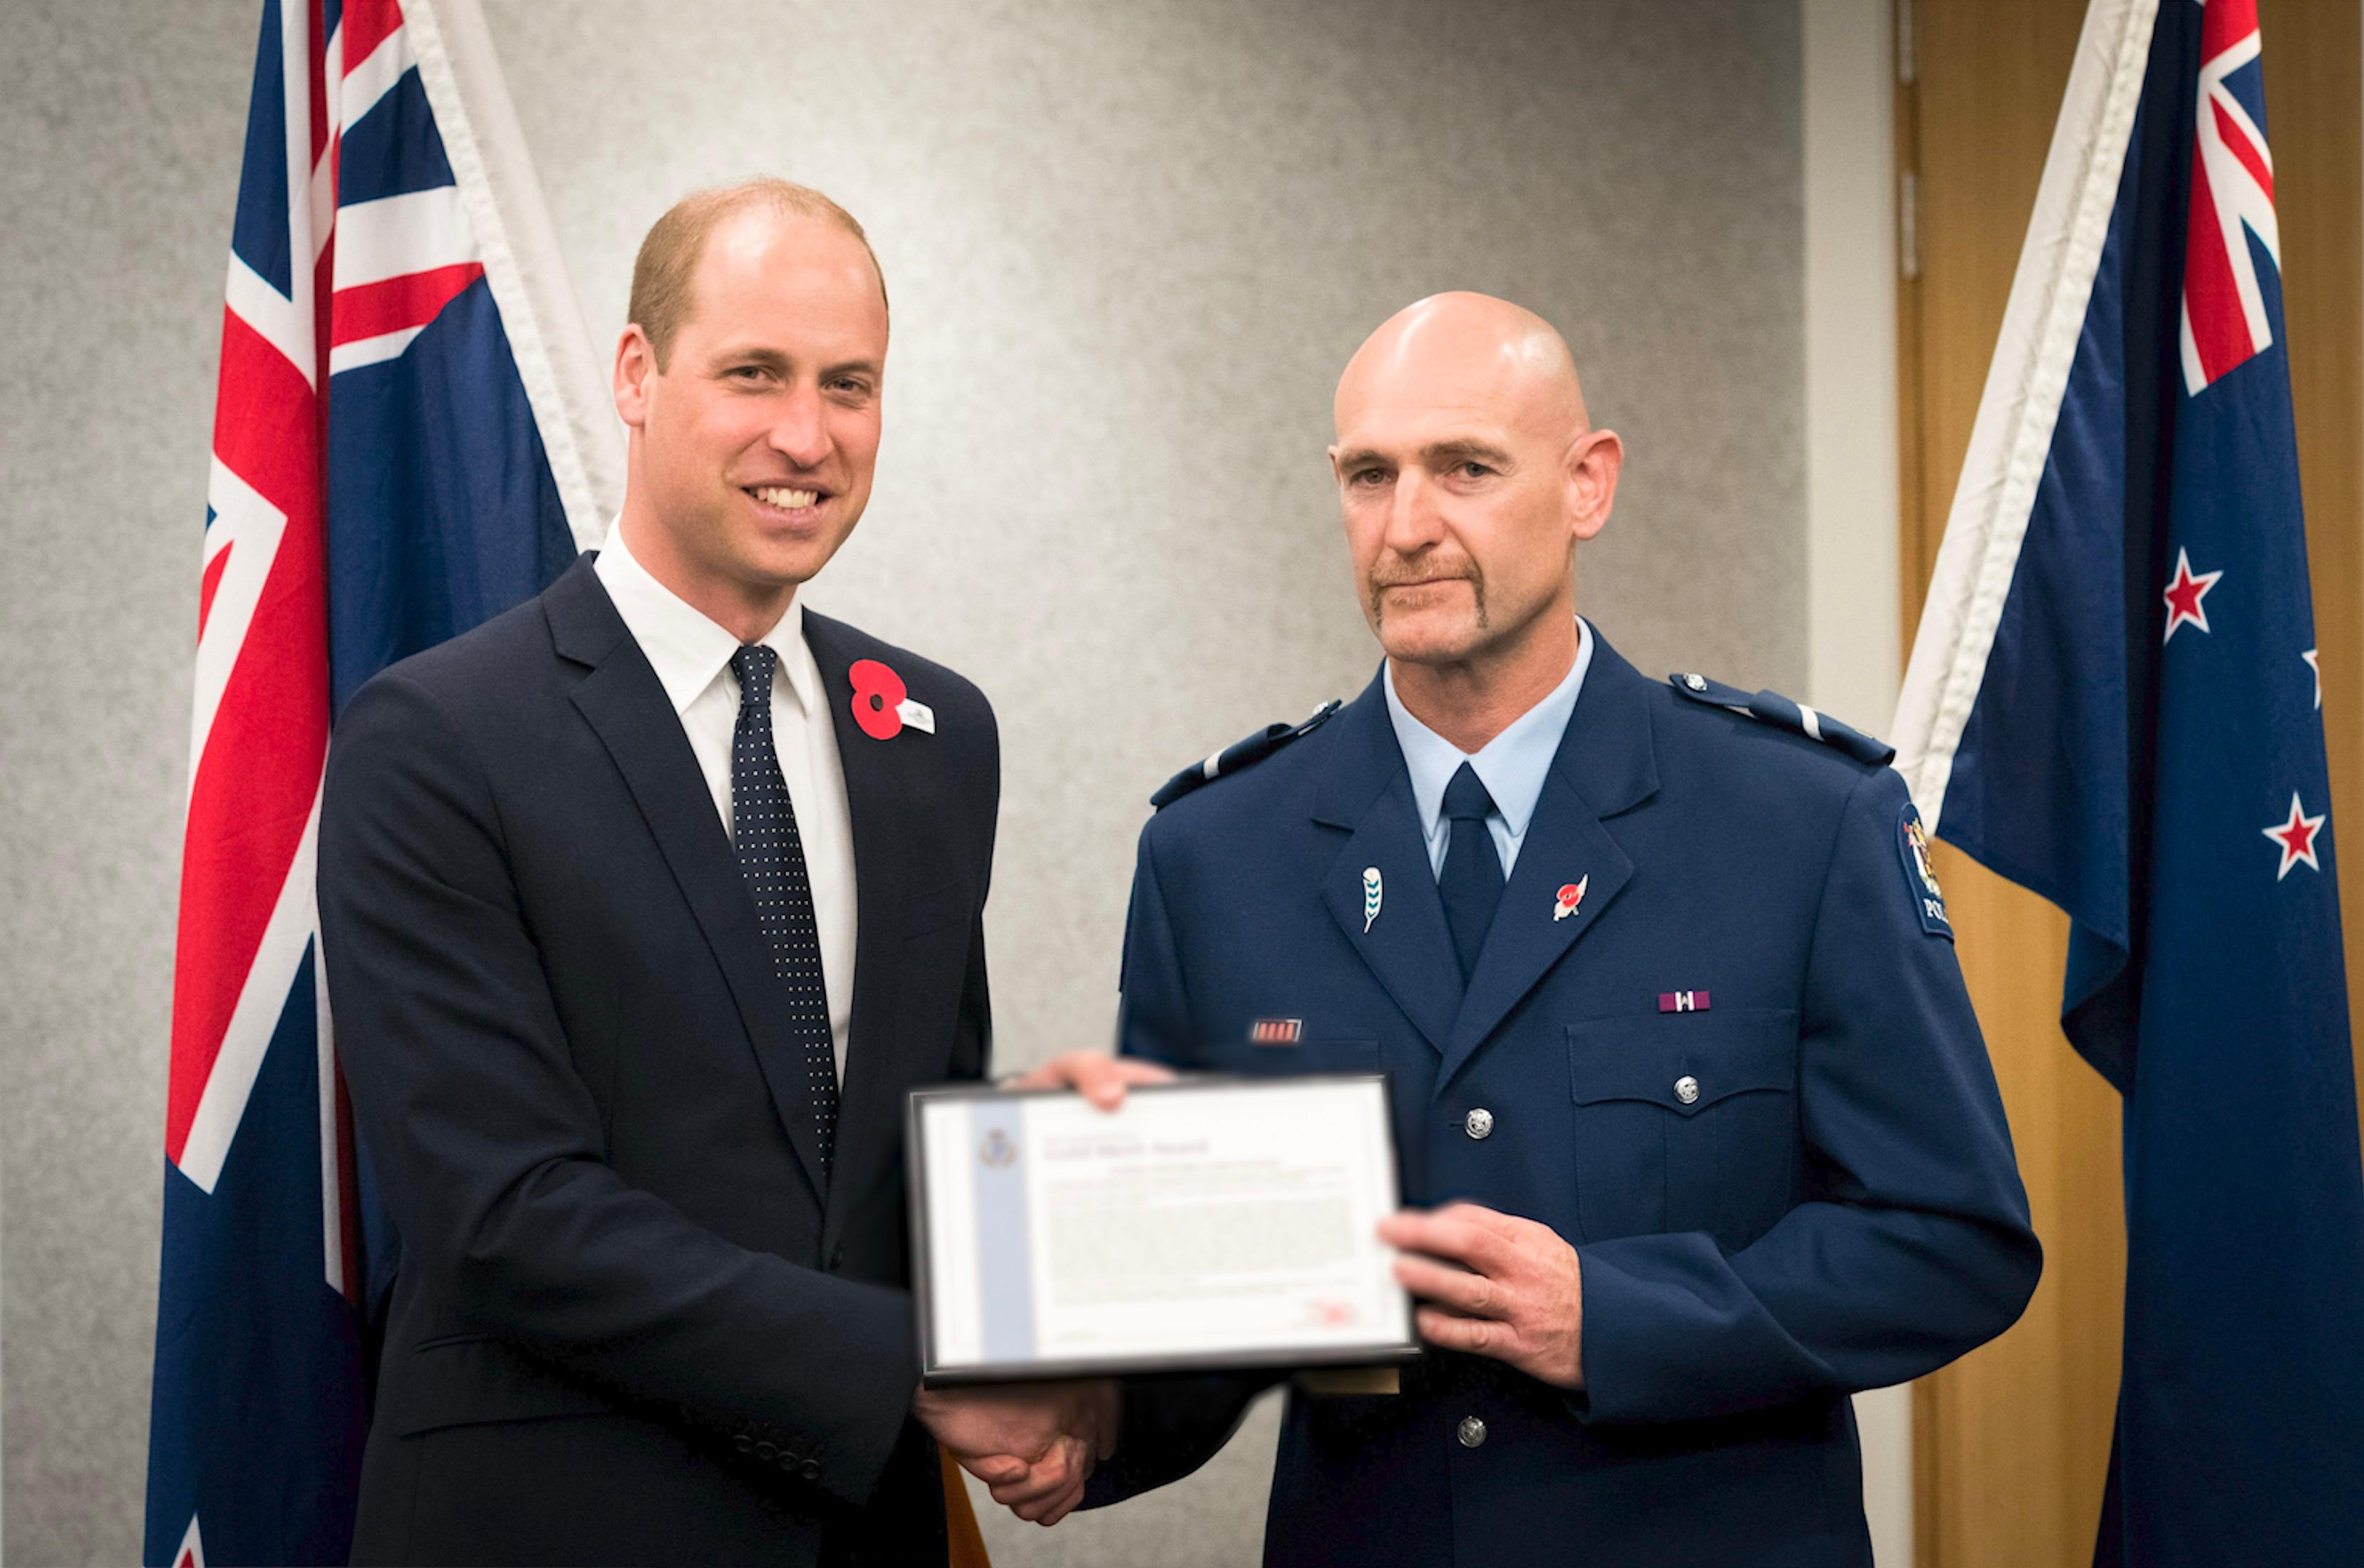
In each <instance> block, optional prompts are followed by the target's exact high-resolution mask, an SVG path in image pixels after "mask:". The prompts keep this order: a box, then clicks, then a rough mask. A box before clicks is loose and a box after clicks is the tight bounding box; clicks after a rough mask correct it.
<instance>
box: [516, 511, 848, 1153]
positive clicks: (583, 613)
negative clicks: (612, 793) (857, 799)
mask: <svg viewBox="0 0 2364 1568" xmlns="http://www.w3.org/2000/svg"><path fill="white" fill-rule="evenodd" d="M590 560H591V558H590V557H589V556H585V558H584V559H583V561H582V562H579V563H577V564H576V565H575V566H574V568H572V569H571V570H570V571H568V572H567V573H566V574H565V575H563V576H562V577H561V578H560V579H559V580H558V581H557V583H555V584H552V586H551V588H550V590H549V592H548V593H547V594H546V595H544V596H543V606H544V609H545V613H546V614H547V615H548V616H549V618H550V625H551V634H552V641H553V643H554V645H555V646H556V648H557V650H558V652H559V653H560V655H561V656H563V657H564V658H567V659H571V660H573V661H574V662H576V663H579V664H585V665H588V666H589V667H590V668H589V673H587V674H585V676H584V678H583V680H582V682H581V683H580V684H577V685H576V686H575V688H574V694H573V695H574V706H575V707H576V708H577V709H578V710H579V711H580V712H581V713H582V715H583V717H584V719H585V721H586V722H587V723H588V724H589V725H590V726H591V728H592V729H593V730H594V731H595V732H596V733H597V735H598V737H599V740H600V743H601V744H602V745H604V746H605V747H606V748H607V749H608V756H609V757H611V758H613V759H614V761H615V763H616V768H617V771H618V772H619V773H622V774H623V776H624V783H625V784H626V786H627V787H628V788H630V790H631V792H632V798H633V799H634V800H635V801H636V802H637V803H638V804H639V806H640V808H641V817H643V818H644V819H645V820H646V821H647V823H648V825H649V831H650V832H651V833H652V835H653V836H654V837H655V839H656V841H657V848H658V850H659V851H662V852H663V856H664V859H665V863H666V865H667V866H669V867H670V868H671V869H672V871H673V874H674V880H675V882H676V883H677V884H680V887H681V891H682V895H683V896H684V897H685V898H686V899H687V900H688V902H689V906H690V909H691V911H692V912H693V913H694V914H695V915H696V916H697V923H698V927H699V929H701V930H703V931H704V932H705V935H706V940H707V944H708V946H709V947H711V948H712V949H713V950H714V956H715V959H716V962H719V964H720V965H721V969H722V974H723V978H724V980H725V981H727V982H728V983H729V984H730V995H731V998H732V1000H733V1001H735V1002H736V1003H737V1004H738V1007H739V1017H740V1020H741V1022H742V1023H743V1024H744V1025H745V1026H746V1029H747V1038H748V1039H749V1040H751V1041H752V1042H753V1045H754V1050H755V1060H756V1063H757V1065H758V1066H760V1067H761V1069H762V1070H763V1074H764V1084H765V1086H766V1087H767V1088H769V1089H770V1091H771V1095H772V1104H773V1107H774V1108H775V1110H776V1111H777V1112H778V1114H779V1118H780V1123H781V1126H782V1128H783V1129H785V1130H786V1133H787V1135H788V1141H789V1142H790V1143H791V1144H793V1145H794V1146H795V1148H796V1151H797V1160H798V1161H799V1162H801V1163H802V1164H803V1166H804V1171H805V1178H806V1180H807V1181H808V1182H810V1183H811V1184H812V1188H813V1191H814V1193H815V1194H816V1195H819V1194H820V1191H821V1189H822V1182H821V1176H820V1139H819V1135H818V1134H817V1133H816V1132H815V1131H814V1130H813V1115H812V1108H811V1104H810V1101H809V1100H808V1098H807V1096H806V1093H805V1088H804V1076H805V1073H804V1064H803V1061H802V1056H801V1052H800V1051H799V1049H798V1047H797V1041H796V1036H795V1032H794V1025H793V1021H792V1020H791V1018H789V1015H788V1009H787V1001H786V994H785V992H784V991H783V989H782V987H781V984H780V981H779V977H778V975H777V974H776V973H775V972H774V970H773V967H772V955H771V950H770V949H769V948H768V947H767V946H766V945H765V943H764V936H763V929H762V928H761V927H760V926H758V925H757V923H756V920H755V905H754V901H753V899H752V898H750V897H749V896H748V894H747V884H746V882H745V880H744V879H743V878H742V876H741V875H740V873H739V862H738V859H737V857H736V856H735V855H734V854H733V853H732V851H731V849H730V838H729V837H728V836H727V835H726V834H725V833H724V832H723V830H722V821H721V818H720V817H717V816H716V815H715V811H714V796H713V795H712V794H711V792H709V791H708V788H707V784H706V775H705V774H704V773H701V772H699V770H698V766H697V756H696V754H695V753H693V752H692V751H690V749H689V737H688V736H687V735H686V734H685V733H684V732H683V730H682V727H681V718H680V717H679V716H678V715H677V714H675V712H674V710H673V704H672V702H671V701H670V700H668V699H667V697H666V696H665V693H664V687H663V685H662V684H659V682H658V680H657V676H656V672H655V671H654V670H652V669H651V668H650V667H649V662H648V659H647V657H646V656H645V655H643V654H642V653H641V649H640V644H638V643H636V642H634V641H633V640H632V638H631V634H630V632H629V631H627V630H626V629H625V627H624V623H623V619H622V617H619V616H618V615H617V614H616V608H615V606H614V605H613V604H612V603H610V602H609V600H608V595H607V591H606V590H605V589H603V588H602V587H600V585H599V582H598V579H597V577H596V576H595V575H594V574H593V573H592V571H591V566H590Z"/></svg>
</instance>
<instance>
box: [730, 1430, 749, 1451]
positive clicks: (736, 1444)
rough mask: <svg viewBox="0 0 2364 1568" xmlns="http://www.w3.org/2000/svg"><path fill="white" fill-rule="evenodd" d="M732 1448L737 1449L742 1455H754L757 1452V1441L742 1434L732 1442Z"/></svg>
mask: <svg viewBox="0 0 2364 1568" xmlns="http://www.w3.org/2000/svg"><path fill="white" fill-rule="evenodd" d="M730 1446H731V1447H733V1448H735V1449H737V1450H738V1451H740V1452H741V1453H753V1452H754V1451H755V1440H754V1439H753V1438H751V1437H749V1436H748V1435H747V1434H746V1433H744V1432H741V1433H740V1434H739V1435H738V1436H737V1437H735V1438H733V1439H731V1440H730Z"/></svg>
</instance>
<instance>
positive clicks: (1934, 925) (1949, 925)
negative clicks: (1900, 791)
mask: <svg viewBox="0 0 2364 1568" xmlns="http://www.w3.org/2000/svg"><path fill="white" fill-rule="evenodd" d="M1896 848H1897V852H1898V853H1899V854H1900V855H1901V856H1902V857H1903V860H1904V892H1905V895H1906V896H1908V897H1910V898H1911V899H1912V906H1913V908H1914V909H1916V910H1917V911H1919V913H1920V916H1921V929H1923V930H1924V931H1926V932H1927V933H1929V935H1931V936H1933V937H1943V938H1945V939H1946V940H1947V941H1951V940H1954V923H1953V921H1951V920H1949V919H1947V918H1946V895H1945V894H1944V893H1943V892H1942V891H1940V890H1939V888H1938V886H1937V873H1935V872H1933V871H1931V870H1930V869H1929V835H1928V833H1927V831H1926V830H1925V829H1924V828H1922V826H1921V808H1920V807H1919V806H1914V805H1913V804H1912V802H1911V801H1909V800H1908V801H1906V802H1905V803H1904V812H1903V815H1902V816H1901V817H1898V818H1897V819H1896Z"/></svg>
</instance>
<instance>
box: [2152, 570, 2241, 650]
mask: <svg viewBox="0 0 2364 1568" xmlns="http://www.w3.org/2000/svg"><path fill="white" fill-rule="evenodd" d="M2223 575H2225V573H2222V572H2198V573H2195V572H2193V571H2192V570H2191V555H2190V554H2189V553H2188V552H2187V551H2185V550H2182V549H2180V548H2179V549H2178V550H2176V552H2175V578H2174V581H2172V582H2170V583H2169V584H2168V585H2167V593H2166V595H2165V597H2166V599H2167V635H2166V636H2165V637H2162V638H2160V639H2159V640H2160V641H2161V642H2165V641H2167V640H2168V639H2169V638H2171V637H2173V636H2174V635H2175V628H2177V627H2180V626H2181V625H2182V624H2183V623H2184V622H2186V621H2190V622H2191V624H2192V625H2193V626H2196V627H2198V628H2200V629H2201V630H2202V631H2206V630H2207V629H2208V612H2207V611H2206V610H2204V609H2202V608H2201V606H2200V601H2201V600H2202V599H2204V598H2206V597H2207V596H2208V590H2209V589H2211V588H2213V587H2214V586H2216V579H2217V578H2219V577H2222V576H2223Z"/></svg>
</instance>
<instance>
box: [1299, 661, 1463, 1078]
mask: <svg viewBox="0 0 2364 1568" xmlns="http://www.w3.org/2000/svg"><path fill="white" fill-rule="evenodd" d="M1331 722H1332V723H1333V725H1334V726H1336V727H1337V728H1338V729H1339V731H1340V736H1339V740H1340V744H1339V747H1338V750H1337V753H1336V755H1335V756H1334V757H1333V759H1332V761H1331V763H1330V768H1329V771H1328V773H1326V774H1325V775H1324V776H1323V778H1322V780H1321V785H1320V790H1319V795H1318V796H1317V799H1316V801H1315V805H1314V811H1313V816H1314V820H1316V821H1318V822H1326V823H1328V824H1329V825H1330V826H1332V827H1333V828H1346V829H1347V830H1348V832H1349V834H1350V835H1351V836H1350V837H1349V838H1348V839H1347V840H1346V842H1345V845H1344V848H1342V849H1341V850H1340V851H1338V855H1337V858H1336V859H1335V860H1334V861H1333V862H1331V864H1330V868H1329V870H1328V871H1327V872H1325V873H1323V875H1322V878H1321V900H1322V902H1323V903H1324V904H1326V905H1328V906H1329V908H1330V914H1331V917H1333V919H1335V920H1336V921H1337V922H1338V929H1340V930H1342V931H1344V933H1345V934H1346V940H1347V942H1348V943H1349V944H1351V945H1352V946H1353V948H1354V949H1355V952H1356V953H1358V954H1360V955H1361V957H1362V960H1363V962H1365V963H1366V964H1367V965H1369V966H1370V970H1371V973H1372V975H1373V977H1374V978H1376V979H1377V981H1378V983H1379V984H1381V985H1382V986H1384V987H1386V989H1387V993H1388V995H1389V996H1392V997H1393V998H1395V1003H1396V1006H1399V1007H1400V1008H1402V1009H1403V1012H1404V1016H1405V1017H1406V1018H1410V1019H1411V1021H1412V1023H1413V1025H1414V1026H1415V1027H1416V1028H1418V1029H1419V1030H1420V1032H1421V1033H1422V1035H1423V1036H1425V1037H1426V1038H1427V1040H1428V1042H1429V1044H1430V1045H1432V1046H1433V1047H1434V1048H1435V1049H1436V1050H1437V1051H1444V1049H1445V1047H1446V1045H1447V1043H1448V1041H1449V1040H1451V1038H1452V1032H1453V1014H1454V1009H1455V1006H1456V1005H1457V1004H1458V1002H1459V1000H1460V996H1461V973H1460V967H1459V964H1458V962H1456V961H1455V958H1454V956H1453V939H1452V936H1451V934H1450V933H1449V932H1448V931H1447V930H1446V929H1445V925H1444V901H1443V900H1442V899H1441V898H1440V897H1438V895H1437V891H1436V873H1435V872H1434V870H1433V868H1432V867H1431V865H1430V863H1429V858H1428V840H1427V838H1426V836H1425V835H1424V834H1423V833H1422V830H1421V824H1420V812H1419V808H1418V807H1417V806H1414V805H1413V804H1412V795H1411V775H1410V774H1409V773H1406V772H1405V771H1404V763H1403V753H1402V751H1400V750H1399V749H1398V747H1397V745H1396V738H1395V730H1394V728H1393V727H1392V725H1391V724H1390V723H1389V721H1388V699H1387V694H1386V693H1385V692H1384V691H1383V690H1382V689H1381V688H1380V684H1379V683H1378V682H1377V680H1374V681H1373V682H1372V683H1371V684H1370V685H1369V686H1367V687H1366V688H1365V689H1364V692H1363V695H1361V696H1359V697H1357V698H1355V701H1354V702H1353V703H1352V704H1350V705H1348V706H1346V707H1345V708H1344V710H1343V711H1341V712H1340V713H1339V715H1338V717H1336V718H1334V719H1333V720H1332V721H1331ZM1371 872H1377V873H1378V886H1377V896H1376V903H1377V914H1375V915H1374V914H1372V913H1371V906H1372V904H1373V902H1374V898H1373V895H1372V894H1371V892H1370V891H1369V889H1368V887H1367V885H1366V877H1367V875H1368V873H1371Z"/></svg>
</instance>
